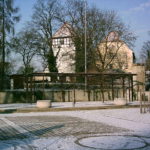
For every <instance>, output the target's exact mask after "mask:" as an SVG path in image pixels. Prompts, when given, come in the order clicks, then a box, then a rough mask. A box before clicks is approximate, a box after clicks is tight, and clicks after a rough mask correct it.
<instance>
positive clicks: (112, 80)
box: [111, 77, 114, 100]
mask: <svg viewBox="0 0 150 150" xmlns="http://www.w3.org/2000/svg"><path fill="white" fill-rule="evenodd" d="M111 89H112V99H113V100H114V78H113V77H111Z"/></svg>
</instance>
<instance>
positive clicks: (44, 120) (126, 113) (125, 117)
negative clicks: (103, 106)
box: [0, 108, 150, 150]
mask: <svg viewBox="0 0 150 150" xmlns="http://www.w3.org/2000/svg"><path fill="white" fill-rule="evenodd" d="M0 149H1V150H95V149H96V150H97V149H98V150H131V149H135V150H149V149H150V114H149V113H147V114H140V113H139V109H137V108H134V109H133V108H132V109H131V108H128V109H108V110H91V111H88V110H85V111H62V112H36V113H35V112H33V113H14V114H0Z"/></svg>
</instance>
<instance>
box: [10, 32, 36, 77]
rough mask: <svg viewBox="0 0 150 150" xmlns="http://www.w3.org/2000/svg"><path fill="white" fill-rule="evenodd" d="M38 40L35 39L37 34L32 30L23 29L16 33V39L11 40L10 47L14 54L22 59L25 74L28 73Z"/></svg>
mask: <svg viewBox="0 0 150 150" xmlns="http://www.w3.org/2000/svg"><path fill="white" fill-rule="evenodd" d="M38 44H39V40H38V39H37V34H36V32H34V30H28V29H25V30H23V31H21V32H20V33H18V34H17V35H16V37H14V38H13V39H12V44H11V47H12V48H13V50H14V52H15V53H17V54H19V55H20V56H21V57H22V62H23V68H24V71H22V72H24V73H25V74H28V73H30V71H31V70H32V69H31V68H32V67H31V61H32V59H33V57H34V56H35V55H36V54H37V47H38Z"/></svg>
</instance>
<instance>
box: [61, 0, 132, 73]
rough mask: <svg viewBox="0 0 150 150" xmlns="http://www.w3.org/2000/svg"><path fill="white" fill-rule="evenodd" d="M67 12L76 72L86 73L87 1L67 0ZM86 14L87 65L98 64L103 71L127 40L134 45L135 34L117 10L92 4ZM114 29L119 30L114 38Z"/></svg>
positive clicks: (115, 31) (98, 69) (96, 65)
mask: <svg viewBox="0 0 150 150" xmlns="http://www.w3.org/2000/svg"><path fill="white" fill-rule="evenodd" d="M65 14H66V15H65V18H64V20H62V21H63V22H69V24H70V26H71V28H70V32H71V34H72V39H73V42H74V45H75V48H76V72H83V71H84V64H85V62H84V60H85V59H84V57H85V55H84V49H85V43H84V34H85V30H84V28H85V4H84V1H81V0H67V3H66V11H65ZM86 16H87V18H86V26H87V30H86V35H87V36H86V38H87V39H86V41H87V63H88V68H89V69H90V68H91V67H96V69H97V71H104V70H106V69H107V68H108V66H109V64H111V63H112V61H113V60H114V59H115V57H116V55H117V53H118V51H119V50H120V48H121V47H122V46H123V45H124V44H125V43H126V44H128V45H129V46H133V42H134V40H135V36H134V35H133V33H132V32H130V30H129V27H127V26H126V25H125V24H124V23H123V22H122V21H121V20H120V18H119V16H117V14H116V13H115V12H114V11H100V10H99V9H97V8H96V7H89V6H88V4H87V8H86ZM112 31H114V32H113V33H116V35H115V38H114V39H110V33H112ZM108 35H109V36H108ZM118 37H119V38H118ZM116 38H117V39H116ZM112 52H113V53H112ZM110 56H111V57H110ZM108 57H109V58H110V59H108ZM97 62H99V63H97Z"/></svg>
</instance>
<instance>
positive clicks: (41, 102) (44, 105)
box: [36, 100, 51, 108]
mask: <svg viewBox="0 0 150 150" xmlns="http://www.w3.org/2000/svg"><path fill="white" fill-rule="evenodd" d="M36 107H38V108H49V107H51V101H50V100H38V101H37V102H36Z"/></svg>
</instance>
